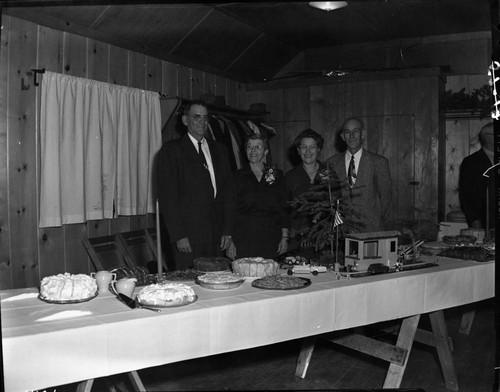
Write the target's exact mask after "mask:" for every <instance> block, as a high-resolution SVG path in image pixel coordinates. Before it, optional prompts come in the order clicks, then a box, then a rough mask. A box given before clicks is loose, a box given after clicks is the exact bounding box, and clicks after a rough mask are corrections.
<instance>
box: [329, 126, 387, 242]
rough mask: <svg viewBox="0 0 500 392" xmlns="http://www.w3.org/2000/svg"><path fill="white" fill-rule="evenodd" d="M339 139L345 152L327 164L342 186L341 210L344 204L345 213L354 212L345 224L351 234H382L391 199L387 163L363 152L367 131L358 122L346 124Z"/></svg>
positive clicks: (346, 218) (346, 219)
mask: <svg viewBox="0 0 500 392" xmlns="http://www.w3.org/2000/svg"><path fill="white" fill-rule="evenodd" d="M340 137H341V138H342V140H343V141H344V142H345V143H346V144H347V150H346V152H345V153H341V154H337V155H334V156H333V157H331V158H329V159H328V160H327V162H329V163H331V164H333V167H334V169H335V171H336V173H337V175H338V177H339V179H340V182H341V184H342V200H341V202H340V205H341V207H342V204H344V208H343V210H344V211H349V210H351V211H354V213H353V214H349V216H345V219H344V221H345V222H346V223H348V222H349V221H351V223H352V224H351V225H350V226H351V228H352V230H351V231H358V232H373V231H380V230H383V220H384V218H385V217H386V214H387V212H388V210H389V205H390V203H391V198H392V181H391V172H390V170H389V162H388V160H387V158H385V157H383V156H381V155H378V154H375V153H372V152H370V151H368V150H365V149H364V148H363V140H365V138H366V131H365V130H364V129H363V122H362V121H361V120H360V119H358V118H355V117H351V118H348V119H347V120H345V121H344V123H343V124H342V129H341V133H340ZM341 211H342V209H341Z"/></svg>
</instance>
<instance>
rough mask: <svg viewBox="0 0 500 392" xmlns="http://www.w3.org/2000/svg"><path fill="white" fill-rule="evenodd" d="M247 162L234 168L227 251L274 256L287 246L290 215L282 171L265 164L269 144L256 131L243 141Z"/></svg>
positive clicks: (238, 255)
mask: <svg viewBox="0 0 500 392" xmlns="http://www.w3.org/2000/svg"><path fill="white" fill-rule="evenodd" d="M245 150H246V154H247V158H248V162H249V165H248V166H246V167H244V168H242V169H240V170H238V172H237V173H236V177H235V184H236V199H237V202H236V203H237V207H236V219H235V223H234V230H233V245H232V246H231V247H230V248H229V250H228V252H227V255H228V257H230V258H231V259H235V258H242V257H264V258H271V259H274V258H276V257H277V256H278V255H279V254H281V253H284V252H286V251H287V250H288V239H289V233H288V231H289V227H290V218H289V216H288V204H287V189H286V186H285V179H284V175H283V172H282V171H281V170H277V169H275V168H272V167H269V166H268V165H266V164H265V157H266V155H267V154H268V152H269V145H268V142H267V140H266V139H265V138H263V137H262V136H260V135H252V136H250V137H249V138H248V139H247V141H246V143H245Z"/></svg>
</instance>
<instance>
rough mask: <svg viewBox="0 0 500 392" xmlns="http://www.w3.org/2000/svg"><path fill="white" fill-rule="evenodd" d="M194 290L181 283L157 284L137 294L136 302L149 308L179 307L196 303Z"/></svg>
mask: <svg viewBox="0 0 500 392" xmlns="http://www.w3.org/2000/svg"><path fill="white" fill-rule="evenodd" d="M196 298H197V297H196V294H195V292H194V290H193V289H192V288H191V287H189V286H187V285H185V284H183V283H159V284H151V285H149V286H146V287H144V288H142V289H141V291H139V294H137V301H139V303H141V304H143V305H151V306H165V307H169V306H181V305H187V304H189V303H191V302H194V301H196Z"/></svg>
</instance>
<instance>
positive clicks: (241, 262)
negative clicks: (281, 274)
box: [233, 257, 279, 278]
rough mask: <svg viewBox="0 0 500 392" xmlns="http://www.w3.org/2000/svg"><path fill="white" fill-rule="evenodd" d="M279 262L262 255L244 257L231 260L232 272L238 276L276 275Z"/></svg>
mask: <svg viewBox="0 0 500 392" xmlns="http://www.w3.org/2000/svg"><path fill="white" fill-rule="evenodd" d="M278 268H279V264H278V263H277V262H276V261H274V260H272V259H264V258H263V257H244V258H242V259H237V260H235V261H233V272H234V273H235V274H238V275H240V276H248V277H258V278H262V277H264V276H272V275H276V274H277V272H278Z"/></svg>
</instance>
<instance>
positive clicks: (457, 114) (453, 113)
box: [443, 109, 490, 120]
mask: <svg viewBox="0 0 500 392" xmlns="http://www.w3.org/2000/svg"><path fill="white" fill-rule="evenodd" d="M443 115H444V117H445V118H446V119H447V120H451V119H455V118H488V117H490V112H485V111H484V110H483V109H447V110H444V111H443Z"/></svg>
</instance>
